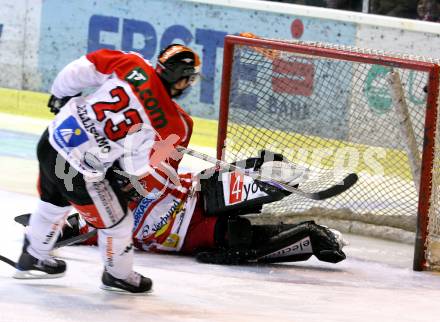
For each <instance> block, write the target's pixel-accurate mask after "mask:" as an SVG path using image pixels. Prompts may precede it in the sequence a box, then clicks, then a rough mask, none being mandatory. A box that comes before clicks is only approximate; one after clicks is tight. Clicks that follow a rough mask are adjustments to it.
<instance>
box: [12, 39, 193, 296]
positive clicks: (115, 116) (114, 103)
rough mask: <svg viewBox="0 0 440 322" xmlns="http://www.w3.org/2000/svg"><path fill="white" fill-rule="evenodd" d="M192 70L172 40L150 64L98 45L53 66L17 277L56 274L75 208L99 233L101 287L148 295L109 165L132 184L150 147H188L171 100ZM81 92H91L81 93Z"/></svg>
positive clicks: (181, 115) (183, 116)
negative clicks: (57, 248)
mask: <svg viewBox="0 0 440 322" xmlns="http://www.w3.org/2000/svg"><path fill="white" fill-rule="evenodd" d="M199 70H200V59H199V57H198V55H197V54H196V53H195V52H194V51H193V50H192V49H190V48H188V47H186V46H182V45H177V44H172V45H170V46H168V47H167V48H165V49H164V50H163V51H162V52H161V53H160V54H159V57H158V62H157V65H156V68H154V67H153V66H152V65H151V64H150V62H149V61H147V60H145V59H144V58H143V57H141V56H140V55H138V54H136V53H132V52H130V53H125V52H121V51H116V50H107V49H102V50H98V51H95V52H92V53H89V54H87V55H85V56H83V57H81V58H79V59H77V60H75V61H73V62H71V63H70V64H68V65H67V66H66V67H65V68H64V69H62V70H61V72H60V73H59V74H58V75H57V77H56V79H55V81H54V83H53V85H52V88H51V93H52V96H51V99H50V101H49V107H50V108H51V110H52V112H54V113H55V114H56V117H55V118H54V120H53V121H52V122H51V123H50V125H49V127H48V129H47V130H46V131H45V132H44V133H43V134H42V136H41V138H40V141H39V143H38V147H37V156H38V160H39V170H40V174H39V180H38V190H39V193H40V201H39V203H38V205H37V207H36V209H35V211H34V212H33V213H32V215H31V218H30V222H29V228H28V230H27V232H26V235H25V239H24V246H23V250H22V254H21V256H20V258H19V260H18V263H17V271H16V274H15V277H16V278H54V277H59V276H62V275H63V274H64V272H65V270H66V263H65V262H64V261H62V260H59V259H56V258H54V257H52V256H51V255H50V251H51V249H52V248H53V245H54V243H55V241H56V240H57V238H58V235H59V233H60V230H61V228H62V223H63V222H64V221H65V218H66V216H67V215H68V214H69V212H70V211H71V209H72V207H74V208H75V209H76V210H77V211H78V212H79V213H80V214H81V216H82V217H83V218H84V219H85V220H86V221H87V222H88V223H89V225H91V226H93V227H95V228H97V229H98V238H99V248H100V253H101V256H102V260H103V262H104V271H103V274H102V283H103V288H104V289H107V290H116V291H123V292H132V293H144V292H148V291H150V290H151V288H152V281H151V280H150V279H149V278H147V277H144V276H142V275H140V274H138V273H136V272H135V271H133V249H132V248H133V247H132V235H131V233H132V229H133V221H134V217H133V216H132V215H127V214H128V207H127V198H126V197H125V195H124V194H123V193H122V191H121V189H120V187H119V186H118V185H117V184H116V182H115V180H114V178H113V176H114V173H113V172H112V171H108V169H109V168H110V167H111V166H112V165H114V164H118V167H119V168H120V169H122V170H123V171H125V173H127V174H129V175H131V176H135V177H139V178H141V177H143V176H145V174H146V173H148V171H150V170H151V156H152V152H153V147H154V145H155V143H156V141H158V140H159V139H166V138H168V137H170V136H172V138H173V144H179V145H181V146H187V144H188V140H189V137H190V135H191V131H192V124H193V122H192V120H191V118H190V117H189V116H188V114H187V113H185V112H184V111H183V110H182V109H181V108H180V107H179V106H178V105H177V103H175V102H174V100H173V98H175V97H178V96H179V95H180V94H182V93H183V91H185V90H186V89H187V88H189V87H190V86H191V85H192V84H193V83H194V82H195V80H196V79H197V77H198V75H199ZM90 88H92V89H93V92H92V94H90V95H85V96H81V95H80V93H81V92H83V91H85V90H88V91H89V90H90ZM61 107H62V108H61ZM177 164H178V162H174V163H173V164H170V165H169V166H170V167H177ZM156 175H158V174H156ZM161 175H163V173H161ZM164 177H166V175H164ZM36 273H38V274H36Z"/></svg>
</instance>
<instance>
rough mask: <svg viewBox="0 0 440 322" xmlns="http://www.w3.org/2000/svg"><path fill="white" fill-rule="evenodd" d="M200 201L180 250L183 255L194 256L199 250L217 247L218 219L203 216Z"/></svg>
mask: <svg viewBox="0 0 440 322" xmlns="http://www.w3.org/2000/svg"><path fill="white" fill-rule="evenodd" d="M201 204H202V203H201V202H200V200H198V201H197V205H196V207H195V209H194V213H193V216H192V218H191V222H190V223H189V227H188V232H187V233H186V236H185V241H184V243H183V245H182V249H181V250H180V252H181V253H183V254H193V253H194V251H195V250H197V249H211V248H214V247H215V238H214V237H215V224H216V223H217V220H218V217H215V216H213V217H208V216H205V215H204V214H203V206H202V205H201Z"/></svg>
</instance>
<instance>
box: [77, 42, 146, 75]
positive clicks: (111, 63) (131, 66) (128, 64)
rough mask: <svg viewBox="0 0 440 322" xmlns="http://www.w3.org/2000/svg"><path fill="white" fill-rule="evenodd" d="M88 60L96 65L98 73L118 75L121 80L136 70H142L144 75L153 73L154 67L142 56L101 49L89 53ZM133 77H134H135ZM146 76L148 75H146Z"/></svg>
mask: <svg viewBox="0 0 440 322" xmlns="http://www.w3.org/2000/svg"><path fill="white" fill-rule="evenodd" d="M86 57H87V59H88V60H89V61H90V62H91V63H93V65H95V68H96V70H97V71H98V72H100V73H102V74H112V73H116V74H117V75H118V77H119V78H121V79H125V78H126V77H129V76H130V73H131V72H132V71H133V70H135V69H136V68H139V69H142V70H143V71H144V73H152V71H153V67H152V66H151V64H150V62H148V61H147V60H145V59H144V58H143V57H142V56H141V55H140V54H137V53H134V52H123V51H120V50H112V49H99V50H97V51H94V52H91V53H88V54H87V55H86ZM135 76H136V75H133V76H132V77H135ZM145 76H146V75H145Z"/></svg>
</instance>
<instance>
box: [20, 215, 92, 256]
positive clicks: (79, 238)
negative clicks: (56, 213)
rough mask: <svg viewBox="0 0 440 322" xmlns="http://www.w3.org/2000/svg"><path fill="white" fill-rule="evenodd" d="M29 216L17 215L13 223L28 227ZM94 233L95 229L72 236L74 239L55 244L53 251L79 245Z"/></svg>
mask: <svg viewBox="0 0 440 322" xmlns="http://www.w3.org/2000/svg"><path fill="white" fill-rule="evenodd" d="M30 216H31V214H23V215H19V216H16V217H15V218H14V221H15V222H17V223H19V224H20V225H23V226H27V225H29V218H30ZM96 232H97V230H96V229H95V230H91V231H89V232H87V233H85V234H81V235H78V236H74V237H71V238H67V239H64V240H60V241H59V242H56V243H55V245H54V247H53V249H57V248H61V247H64V246H70V245H73V244H76V243H81V242H83V241H86V240H87V239H89V238H91V237H93V236H95V235H96Z"/></svg>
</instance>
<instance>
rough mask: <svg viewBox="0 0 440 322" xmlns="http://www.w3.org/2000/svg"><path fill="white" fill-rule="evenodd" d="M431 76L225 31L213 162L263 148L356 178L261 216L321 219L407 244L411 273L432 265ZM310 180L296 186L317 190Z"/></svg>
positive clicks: (439, 216)
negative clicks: (324, 195) (345, 187)
mask: <svg viewBox="0 0 440 322" xmlns="http://www.w3.org/2000/svg"><path fill="white" fill-rule="evenodd" d="M439 71H440V69H439V65H438V61H437V60H434V59H430V58H423V57H415V56H408V55H406V56H405V55H399V54H395V53H385V52H379V51H373V50H368V49H360V48H354V47H346V46H341V45H330V44H324V43H311V42H303V41H291V40H289V41H285V40H274V39H263V38H256V37H253V38H249V37H240V36H232V35H229V36H226V38H225V44H224V61H223V75H222V86H221V97H220V115H219V128H218V141H217V157H218V158H219V159H223V160H225V161H228V162H232V161H236V160H240V159H243V158H245V157H249V156H253V155H256V153H257V152H258V151H259V150H261V149H262V148H265V149H269V150H271V151H274V152H280V153H282V154H283V155H284V156H286V157H287V158H288V159H289V161H291V162H293V163H295V164H298V165H301V166H302V165H304V166H306V167H308V168H309V169H311V170H312V172H316V173H317V174H318V177H319V176H321V177H323V176H324V177H325V174H326V173H327V174H328V173H329V172H333V169H335V168H338V169H341V168H345V169H346V170H351V171H354V172H356V173H358V175H359V181H358V183H357V184H356V185H355V186H354V187H352V188H351V189H350V190H349V191H347V192H345V193H343V194H341V195H339V196H337V197H335V198H331V199H328V200H324V201H311V200H307V199H305V198H302V197H300V196H296V195H291V196H289V197H288V198H285V199H283V200H281V201H279V202H276V203H273V204H270V205H265V207H264V208H263V216H264V213H268V214H271V215H281V216H284V217H283V218H286V216H287V218H289V216H292V217H293V218H295V219H294V220H302V219H309V218H310V217H312V218H314V219H316V216H321V217H322V218H323V220H327V221H326V222H327V223H328V222H330V223H331V225H332V226H333V227H334V225H333V223H336V222H339V223H343V224H342V226H344V227H345V228H341V227H340V226H339V227H334V228H337V229H342V230H344V231H349V232H353V233H361V234H367V235H369V234H370V235H372V236H376V237H384V238H388V239H395V240H396V239H397V240H400V239H403V240H406V241H407V242H408V240H409V242H414V240H415V249H414V264H413V268H414V270H426V269H432V270H438V269H439V267H440V192H439V189H440V188H439V186H440V139H439V135H438V133H439V122H438V119H437V114H438V93H439ZM390 75H394V76H396V75H397V83H396V77H394V78H391V77H390ZM392 79H394V80H392ZM399 90H400V96H399ZM436 134H437V135H436ZM307 182H308V181H307ZM310 182H312V183H311V184H310V185H309V186H307V184H305V185H304V186H302V189H304V190H307V188H310V189H313V188H315V189H316V185H318V186H319V185H321V184H322V182H320V181H319V180H315V181H314V183H313V180H310ZM314 185H315V186H314ZM263 216H262V217H263ZM318 222H319V220H318ZM384 226H385V227H384ZM381 227H382V228H381ZM382 233H383V234H385V235H382Z"/></svg>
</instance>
